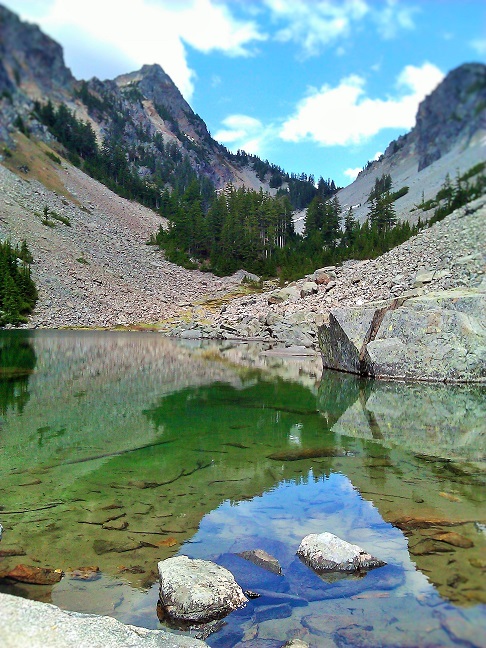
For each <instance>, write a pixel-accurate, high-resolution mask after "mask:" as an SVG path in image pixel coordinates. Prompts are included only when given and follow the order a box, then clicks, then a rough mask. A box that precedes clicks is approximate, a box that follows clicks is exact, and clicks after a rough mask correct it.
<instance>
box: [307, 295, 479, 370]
mask: <svg viewBox="0 0 486 648" xmlns="http://www.w3.org/2000/svg"><path fill="white" fill-rule="evenodd" d="M485 312H486V294H485V293H484V291H482V290H481V289H477V290H473V289H468V290H450V291H443V292H437V293H429V294H428V295H424V296H421V297H415V298H411V299H400V300H394V301H393V302H390V303H388V304H385V305H384V304H383V303H379V304H368V305H366V306H363V307H354V308H341V309H334V310H332V311H331V312H330V314H329V319H328V322H325V323H324V324H323V326H321V327H320V328H319V332H318V334H319V344H320V347H321V352H322V358H323V365H324V367H325V368H330V369H338V370H340V371H347V372H351V373H356V374H360V375H365V376H372V377H375V378H398V379H402V380H403V379H405V380H407V379H410V380H435V381H445V382H476V381H484V380H485V379H486V328H485V325H484V313H485Z"/></svg>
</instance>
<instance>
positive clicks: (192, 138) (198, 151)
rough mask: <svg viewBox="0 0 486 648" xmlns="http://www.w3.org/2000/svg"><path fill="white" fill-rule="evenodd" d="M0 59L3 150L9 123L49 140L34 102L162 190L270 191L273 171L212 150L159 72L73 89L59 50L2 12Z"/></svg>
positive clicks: (214, 145)
mask: <svg viewBox="0 0 486 648" xmlns="http://www.w3.org/2000/svg"><path fill="white" fill-rule="evenodd" d="M0 55H1V56H0V139H1V140H2V141H3V142H5V143H6V144H7V145H8V146H13V145H14V140H13V139H12V135H13V132H14V131H15V128H16V127H15V126H14V122H15V120H16V119H18V117H19V116H20V118H21V119H22V122H23V126H24V127H25V130H26V131H27V132H29V133H32V134H33V135H35V136H36V137H38V138H40V139H42V140H44V141H46V142H49V141H50V140H52V136H51V135H50V133H49V132H48V129H47V128H46V126H45V125H42V124H41V123H39V119H38V116H36V115H35V114H33V112H32V110H33V101H35V100H38V101H40V102H41V103H42V104H44V103H45V102H46V101H47V100H51V101H52V103H53V105H54V106H57V105H59V104H61V103H63V104H65V105H66V106H67V107H68V108H69V109H70V110H71V111H72V112H73V113H74V115H75V116H76V118H77V119H79V120H82V121H84V122H88V123H89V124H90V125H91V127H92V128H93V130H94V132H95V134H96V137H97V140H98V144H99V145H100V146H101V145H102V144H103V143H106V142H116V144H117V146H122V147H123V151H124V154H125V155H127V156H128V158H129V162H130V165H131V166H132V168H133V169H134V170H135V171H136V172H137V173H138V174H139V175H140V176H141V177H142V178H143V179H144V180H146V181H147V182H150V183H156V184H157V185H158V186H159V187H161V188H163V187H164V186H165V185H166V186H167V187H172V188H174V187H177V188H178V189H180V188H181V187H180V186H178V182H179V183H182V187H183V188H184V185H187V182H188V179H187V176H188V175H191V174H192V175H194V176H196V177H198V178H200V179H205V180H208V181H210V182H211V183H212V184H213V185H214V186H215V187H216V188H222V187H224V186H225V185H226V184H227V183H229V182H231V183H232V184H233V185H234V186H236V187H239V186H247V187H251V188H254V189H260V188H263V189H264V190H266V191H270V192H271V193H275V191H276V189H275V188H274V189H271V188H270V186H269V181H270V177H271V175H272V173H274V172H275V169H276V167H275V165H270V164H269V163H267V162H262V161H261V160H259V159H256V160H255V159H253V158H252V156H244V157H240V156H234V155H232V154H231V153H230V152H229V151H228V150H227V149H226V148H225V147H224V146H223V145H221V144H219V143H218V142H216V141H215V140H214V139H213V138H212V137H211V135H210V133H209V131H208V129H207V127H206V124H205V123H204V121H203V120H202V119H201V118H200V117H199V116H198V115H197V114H195V113H194V111H193V110H192V108H191V107H190V105H189V104H188V103H187V102H186V101H185V99H184V98H183V96H182V95H181V93H180V92H179V90H178V88H177V87H176V86H175V84H174V83H173V81H172V80H171V78H170V77H169V76H168V75H167V74H166V73H165V72H164V71H163V70H162V68H161V67H160V66H159V65H157V64H154V65H144V66H143V67H142V68H141V69H140V70H139V71H137V72H132V73H128V74H123V75H120V76H119V77H117V78H116V79H114V80H106V81H101V80H100V79H97V78H93V79H91V80H89V81H87V82H86V81H78V80H76V79H75V78H74V77H73V75H72V73H71V71H70V70H69V68H68V67H67V66H66V65H65V63H64V56H63V50H62V47H61V46H60V45H59V44H58V43H56V42H55V41H54V40H53V39H51V38H50V37H48V36H46V35H45V34H44V33H43V32H42V31H41V30H40V29H39V27H37V26H36V25H31V24H29V23H25V22H22V21H21V20H20V19H19V18H18V16H16V14H14V13H13V12H11V11H9V10H8V9H6V8H5V7H3V6H1V5H0ZM17 129H18V125H17ZM59 152H60V153H62V151H61V150H60V151H59ZM274 167H275V168H274ZM180 176H182V180H181V177H180ZM284 176H285V174H283V175H282V182H284V186H285V177H284Z"/></svg>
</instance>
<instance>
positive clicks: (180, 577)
mask: <svg viewBox="0 0 486 648" xmlns="http://www.w3.org/2000/svg"><path fill="white" fill-rule="evenodd" d="M158 570H159V579H160V594H159V596H160V603H161V604H162V607H163V609H164V611H165V612H166V614H167V615H168V616H169V617H170V618H171V619H174V620H176V621H183V622H195V623H205V622H207V621H212V620H214V619H218V618H222V617H224V616H226V615H227V614H228V613H229V612H232V611H233V610H236V609H237V608H239V607H242V606H243V605H244V604H245V603H246V602H247V600H248V599H247V598H246V596H245V595H244V593H243V590H242V589H241V587H240V586H239V585H238V583H237V582H236V581H235V579H234V577H233V575H232V574H231V572H229V571H228V570H227V569H225V568H224V567H221V566H220V565H216V564H215V563H213V562H210V561H208V560H192V559H191V558H188V557H187V556H176V557H175V558H168V559H167V560H162V561H161V562H159V564H158Z"/></svg>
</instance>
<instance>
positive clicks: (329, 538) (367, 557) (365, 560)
mask: <svg viewBox="0 0 486 648" xmlns="http://www.w3.org/2000/svg"><path fill="white" fill-rule="evenodd" d="M297 555H298V556H300V558H301V559H302V560H303V561H304V562H305V563H306V564H307V565H309V567H311V568H312V569H313V570H314V571H316V572H327V571H339V572H356V571H362V570H367V569H374V568H375V567H383V565H386V563H385V562H384V561H383V560H380V559H379V558H375V557H374V556H372V555H371V554H369V553H368V552H367V551H365V550H364V549H362V548H361V547H359V546H358V545H354V544H350V543H349V542H346V541H345V540H342V539H341V538H338V537H337V536H335V535H334V534H332V533H327V532H325V533H319V534H317V533H311V534H310V535H308V536H306V537H305V538H304V539H303V540H302V542H301V543H300V546H299V548H298V550H297Z"/></svg>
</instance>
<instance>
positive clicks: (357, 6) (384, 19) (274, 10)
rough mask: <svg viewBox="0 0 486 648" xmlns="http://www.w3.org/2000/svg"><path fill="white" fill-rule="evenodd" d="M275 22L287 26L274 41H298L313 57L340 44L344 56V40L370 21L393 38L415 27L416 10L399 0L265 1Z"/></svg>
mask: <svg viewBox="0 0 486 648" xmlns="http://www.w3.org/2000/svg"><path fill="white" fill-rule="evenodd" d="M264 1H265V4H266V6H267V7H268V8H269V10H270V12H271V15H272V18H273V20H274V21H275V22H284V23H285V26H284V27H283V28H281V29H279V30H278V31H277V32H276V35H275V38H276V39H277V40H279V41H283V42H289V41H292V42H295V43H297V44H298V45H299V46H300V47H302V50H303V53H304V55H305V56H314V55H316V54H318V53H319V52H320V50H321V49H322V48H324V47H328V46H330V45H333V44H336V45H338V48H337V51H336V53H337V54H338V55H342V53H343V45H342V42H343V40H344V39H346V38H349V37H350V36H351V35H352V33H353V30H355V29H356V28H359V27H360V26H361V25H362V23H363V22H364V21H365V20H366V19H369V20H370V21H371V23H372V24H374V26H375V28H376V30H377V32H378V34H379V36H381V37H382V38H383V39H385V40H387V39H391V38H394V37H395V36H396V35H397V34H398V33H399V32H400V31H401V30H404V29H405V30H410V29H413V28H414V27H415V24H414V21H413V16H414V14H415V13H416V12H418V11H419V9H418V8H417V7H414V6H410V5H405V4H404V3H403V2H401V3H400V4H399V3H398V1H397V0H386V1H385V2H380V3H378V2H376V0H375V1H373V2H372V1H370V0H341V1H339V2H338V1H337V0H314V2H312V6H311V7H310V6H309V0H264Z"/></svg>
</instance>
